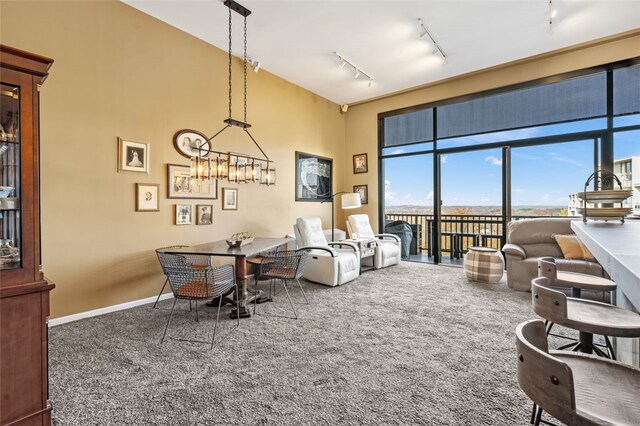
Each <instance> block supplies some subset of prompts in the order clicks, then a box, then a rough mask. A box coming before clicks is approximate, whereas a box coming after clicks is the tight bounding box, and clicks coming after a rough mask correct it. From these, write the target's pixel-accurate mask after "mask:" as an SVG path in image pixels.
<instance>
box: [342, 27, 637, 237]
mask: <svg viewBox="0 0 640 426" xmlns="http://www.w3.org/2000/svg"><path fill="white" fill-rule="evenodd" d="M637 56H640V30H634V31H630V32H627V33H624V34H620V35H618V36H613V37H608V38H606V39H603V40H596V41H593V42H590V43H587V44H584V45H580V46H575V47H570V48H566V49H562V50H559V51H556V52H550V53H546V54H543V55H538V56H534V57H532V58H527V59H523V60H519V61H515V62H512V63H508V64H504V65H500V66H497V67H493V68H490V69H487V70H481V71H477V72H474V73H470V74H466V75H462V76H459V77H454V78H451V79H448V80H444V81H441V82H436V83H433V84H429V85H427V86H424V87H421V88H417V89H414V90H410V91H407V92H404V93H399V94H396V95H391V96H387V97H384V98H381V99H376V100H372V101H367V102H363V103H361V104H356V105H352V106H351V107H350V108H349V110H348V112H347V113H346V114H345V117H346V140H347V147H346V153H345V159H347V160H351V158H352V156H353V155H354V154H360V153H363V152H366V153H367V154H368V159H369V172H368V173H366V174H353V171H352V169H351V166H350V165H349V164H347V165H346V166H345V167H346V168H345V169H344V171H345V175H344V187H345V188H352V186H353V185H368V186H369V204H368V205H366V206H363V207H362V208H361V209H358V210H357V211H356V213H366V214H368V215H369V219H370V221H371V225H372V226H373V228H374V230H376V229H377V228H378V202H379V199H378V195H379V194H378V192H379V185H378V114H379V113H382V112H387V111H393V110H396V109H401V108H405V107H410V106H414V105H421V104H426V103H430V102H436V101H439V100H443V99H448V98H453V97H457V96H463V95H468V94H473V93H478V92H482V91H485V90H491V89H495V88H499V87H505V86H510V85H513V84H517V83H523V82H527V81H531V80H536V79H540V78H544V77H549V76H553V75H557V74H562V73H566V72H570V71H575V70H580V69H584V68H589V67H594V66H597V65H603V64H608V63H611V62H616V61H620V60H623V59H629V58H634V57H637ZM349 214H350V213H349ZM347 216H348V214H343V218H342V219H341V221H342V223H344V220H346V217H347ZM380 231H382V230H380Z"/></svg>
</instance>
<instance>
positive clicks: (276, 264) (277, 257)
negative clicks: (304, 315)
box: [253, 250, 309, 319]
mask: <svg viewBox="0 0 640 426" xmlns="http://www.w3.org/2000/svg"><path fill="white" fill-rule="evenodd" d="M308 256H309V251H308V250H289V251H280V252H277V253H274V254H272V255H266V256H263V262H262V264H261V265H260V266H261V277H263V278H265V279H268V280H270V284H269V297H270V298H271V297H272V293H271V291H272V287H273V284H275V282H276V281H278V280H280V281H281V282H282V285H283V287H284V290H285V292H286V294H287V299H289V305H291V310H293V315H294V316H295V319H298V313H297V312H296V308H295V307H294V306H293V302H292V301H291V295H290V294H289V289H288V288H287V283H288V282H289V281H295V282H297V283H298V287H299V288H300V291H301V292H302V296H303V297H304V300H305V302H306V303H307V305H308V304H309V299H307V295H306V294H305V292H304V289H303V288H302V284H300V278H301V277H302V272H303V271H304V267H305V265H306V263H307V259H308ZM255 312H256V303H255V301H254V304H253V313H254V314H255Z"/></svg>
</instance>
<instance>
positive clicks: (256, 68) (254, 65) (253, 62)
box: [251, 59, 260, 72]
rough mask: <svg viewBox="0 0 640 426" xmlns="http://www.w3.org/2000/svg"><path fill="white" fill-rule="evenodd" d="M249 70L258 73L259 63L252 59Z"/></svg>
mask: <svg viewBox="0 0 640 426" xmlns="http://www.w3.org/2000/svg"><path fill="white" fill-rule="evenodd" d="M251 68H252V69H253V72H258V71H260V61H258V60H257V59H252V60H251Z"/></svg>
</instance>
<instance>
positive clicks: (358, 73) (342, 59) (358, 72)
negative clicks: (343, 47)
mask: <svg viewBox="0 0 640 426" xmlns="http://www.w3.org/2000/svg"><path fill="white" fill-rule="evenodd" d="M333 53H334V54H335V55H336V56H337V57H338V59H340V62H339V63H338V67H339V68H341V69H342V68H344V66H345V65H349V66H350V67H351V68H353V71H354V74H353V78H355V79H358V78H360V76H361V75H363V76H365V77H366V78H367V79H368V80H369V84H368V87H371V84H372V83H373V77H371V75H369V73H367V72H365V71H362V68H360V67H357V66H355V65H353V63H352V62H351V61H349V60H348V59H346V58H345V57H344V56H342V55H341V54H339V53H338V52H333Z"/></svg>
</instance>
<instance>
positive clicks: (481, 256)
mask: <svg viewBox="0 0 640 426" xmlns="http://www.w3.org/2000/svg"><path fill="white" fill-rule="evenodd" d="M464 273H465V275H466V276H467V278H468V279H470V280H472V281H482V282H485V283H491V284H495V283H497V282H498V281H500V279H501V278H502V274H503V273H504V259H503V257H502V253H500V252H499V251H498V250H497V249H494V248H489V247H469V251H468V252H467V254H465V255H464Z"/></svg>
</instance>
